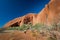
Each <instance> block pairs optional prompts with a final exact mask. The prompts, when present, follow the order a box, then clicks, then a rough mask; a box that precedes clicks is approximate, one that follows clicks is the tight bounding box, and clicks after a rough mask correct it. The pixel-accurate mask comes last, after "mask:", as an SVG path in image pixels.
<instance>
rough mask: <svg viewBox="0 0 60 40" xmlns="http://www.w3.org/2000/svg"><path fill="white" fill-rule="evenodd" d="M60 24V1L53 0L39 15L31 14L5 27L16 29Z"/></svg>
mask: <svg viewBox="0 0 60 40" xmlns="http://www.w3.org/2000/svg"><path fill="white" fill-rule="evenodd" d="M58 22H60V0H51V1H50V2H49V3H48V4H47V5H46V6H45V8H43V9H42V11H41V12H39V13H38V14H33V13H29V14H27V15H24V16H22V17H19V18H16V19H14V20H12V21H10V22H8V23H7V24H6V25H5V26H4V27H15V26H21V25H23V24H29V23H31V24H33V25H34V24H37V23H42V24H47V25H50V24H53V23H56V24H57V23H58Z"/></svg>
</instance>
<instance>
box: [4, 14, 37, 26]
mask: <svg viewBox="0 0 60 40" xmlns="http://www.w3.org/2000/svg"><path fill="white" fill-rule="evenodd" d="M36 16H37V14H32V13H29V14H27V15H24V16H22V17H19V18H15V19H14V20H11V21H10V22H8V23H7V24H6V25H5V26H4V27H16V26H21V25H23V24H30V23H31V24H33V22H34V20H35V18H36Z"/></svg>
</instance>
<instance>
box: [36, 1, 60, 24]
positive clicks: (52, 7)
mask: <svg viewBox="0 0 60 40" xmlns="http://www.w3.org/2000/svg"><path fill="white" fill-rule="evenodd" d="M59 21H60V0H51V1H50V2H49V3H48V4H47V5H45V8H43V9H42V11H41V12H39V14H38V16H37V23H43V24H53V23H58V22H59Z"/></svg>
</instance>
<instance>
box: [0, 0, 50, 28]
mask: <svg viewBox="0 0 60 40" xmlns="http://www.w3.org/2000/svg"><path fill="white" fill-rule="evenodd" d="M48 2H49V0H0V27H3V25H4V24H6V23H7V22H9V21H10V20H12V19H14V18H17V17H20V16H23V15H25V14H27V13H38V12H40V11H41V10H42V9H43V8H44V7H45V4H47V3H48Z"/></svg>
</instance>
